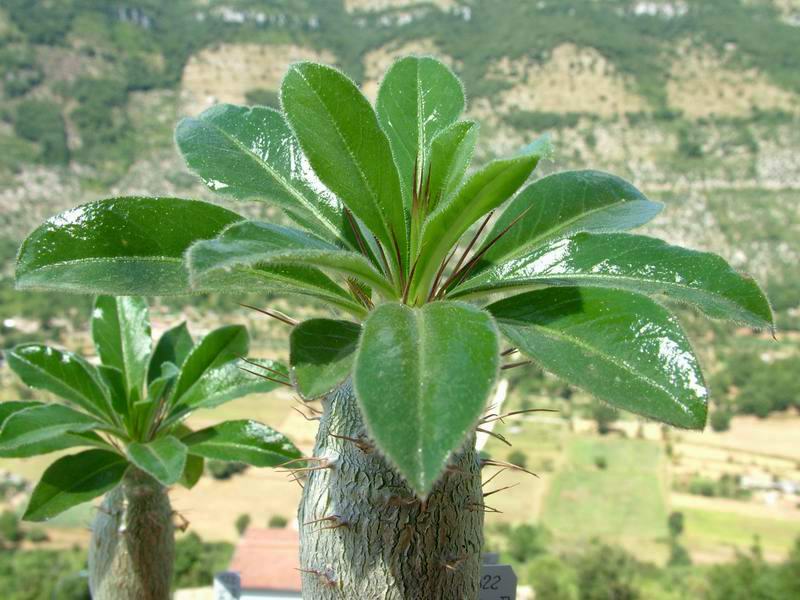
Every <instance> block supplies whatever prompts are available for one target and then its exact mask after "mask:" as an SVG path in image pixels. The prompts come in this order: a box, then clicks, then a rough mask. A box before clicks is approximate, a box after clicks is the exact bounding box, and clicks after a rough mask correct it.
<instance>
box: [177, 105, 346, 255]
mask: <svg viewBox="0 0 800 600" xmlns="http://www.w3.org/2000/svg"><path fill="white" fill-rule="evenodd" d="M175 140H176V141H177V143H178V148H180V150H181V152H182V153H183V157H184V158H185V159H186V164H187V165H188V166H189V168H190V169H192V170H193V171H194V172H195V173H197V174H198V175H199V176H200V177H201V178H202V179H203V181H204V182H205V183H206V185H207V186H208V187H210V188H211V189H212V190H214V191H218V192H221V193H223V194H226V195H230V196H233V197H234V198H238V199H241V200H250V199H253V200H262V201H265V202H268V203H274V204H276V205H277V206H280V207H281V208H282V209H283V210H284V211H285V212H286V213H287V214H288V215H289V216H290V217H292V218H293V219H294V220H295V221H296V222H297V223H299V224H300V225H301V226H303V227H305V228H306V229H308V230H310V231H313V232H314V233H316V234H317V235H319V236H321V237H323V238H324V239H326V240H329V241H337V240H339V241H343V242H344V243H346V244H348V245H349V244H350V243H351V242H350V241H349V239H350V237H351V234H350V233H349V225H348V223H347V221H346V219H345V216H344V212H343V208H342V204H341V202H339V199H338V198H336V196H335V195H334V194H332V193H331V192H330V191H329V190H328V189H326V188H325V186H324V185H322V184H321V183H320V181H319V180H318V179H317V176H316V175H315V174H314V171H313V170H312V169H311V166H310V165H309V164H308V160H307V159H306V157H305V156H304V155H303V152H302V150H301V149H300V145H299V144H298V142H297V139H296V138H295V136H294V134H293V133H292V131H291V129H290V128H289V124H288V123H287V122H286V119H285V117H284V116H283V115H282V114H281V113H280V112H278V111H276V110H273V109H271V108H265V107H261V106H256V107H253V108H248V107H246V106H234V105H231V104H217V105H216V106H212V107H211V108H209V109H208V110H207V111H205V112H204V113H203V114H201V115H200V116H199V117H197V118H186V119H183V120H182V121H181V122H180V123H179V124H178V128H177V129H176V131H175Z"/></svg>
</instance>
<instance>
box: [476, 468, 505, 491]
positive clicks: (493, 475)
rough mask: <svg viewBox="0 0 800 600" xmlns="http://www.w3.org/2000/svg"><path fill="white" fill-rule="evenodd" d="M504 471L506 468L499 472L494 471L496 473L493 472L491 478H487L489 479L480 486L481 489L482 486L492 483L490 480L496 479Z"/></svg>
mask: <svg viewBox="0 0 800 600" xmlns="http://www.w3.org/2000/svg"><path fill="white" fill-rule="evenodd" d="M506 470H507V468H506V467H503V468H502V469H500V470H499V471H496V472H494V473H493V474H492V476H491V477H489V479H487V480H486V481H484V482H483V483H482V484H481V487H483V486H485V485H486V484H488V483H490V482H491V481H492V479H494V478H495V477H497V476H498V475H500V473H503V472H504V471H506Z"/></svg>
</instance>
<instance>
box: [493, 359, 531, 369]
mask: <svg viewBox="0 0 800 600" xmlns="http://www.w3.org/2000/svg"><path fill="white" fill-rule="evenodd" d="M532 363H533V361H532V360H521V361H519V362H515V363H509V364H507V365H503V366H502V367H500V370H501V371H507V370H508V369H516V368H517V367H524V366H526V365H530V364H532Z"/></svg>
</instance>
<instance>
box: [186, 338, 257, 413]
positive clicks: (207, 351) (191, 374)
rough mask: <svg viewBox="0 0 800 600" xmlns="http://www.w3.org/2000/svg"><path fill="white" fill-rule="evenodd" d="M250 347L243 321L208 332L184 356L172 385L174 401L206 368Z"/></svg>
mask: <svg viewBox="0 0 800 600" xmlns="http://www.w3.org/2000/svg"><path fill="white" fill-rule="evenodd" d="M249 347H250V338H249V336H248V335H247V329H245V328H244V327H243V326H242V325H228V326H226V327H220V328H219V329H215V330H214V331H212V332H211V333H209V334H208V335H207V336H205V337H204V338H203V339H202V340H200V342H199V343H198V344H197V346H195V347H194V348H193V349H192V352H191V353H190V354H189V356H187V357H186V360H185V361H184V363H183V368H182V369H181V374H180V375H179V376H178V382H177V384H176V385H175V392H174V393H173V396H172V397H173V402H178V401H181V400H183V395H184V394H185V393H187V392H188V391H189V390H190V389H191V387H192V386H194V385H195V384H197V383H198V381H200V379H201V378H202V377H203V375H204V374H205V373H206V372H208V371H210V370H211V369H214V368H216V367H219V366H221V365H223V364H225V363H227V362H230V361H232V360H234V359H236V358H239V357H240V356H245V355H247V350H248V348H249Z"/></svg>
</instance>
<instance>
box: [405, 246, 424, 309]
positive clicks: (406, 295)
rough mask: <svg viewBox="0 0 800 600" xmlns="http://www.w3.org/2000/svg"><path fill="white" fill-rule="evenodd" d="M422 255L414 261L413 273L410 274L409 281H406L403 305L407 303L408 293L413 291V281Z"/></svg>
mask: <svg viewBox="0 0 800 600" xmlns="http://www.w3.org/2000/svg"><path fill="white" fill-rule="evenodd" d="M420 256H422V254H417V258H416V259H415V260H414V264H413V265H411V271H410V272H409V273H408V281H406V284H405V286H404V287H403V300H402V302H403V304H405V303H406V301H407V300H408V291H409V290H410V289H411V281H412V280H413V279H414V273H415V271H416V270H417V264H419V258H420Z"/></svg>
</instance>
